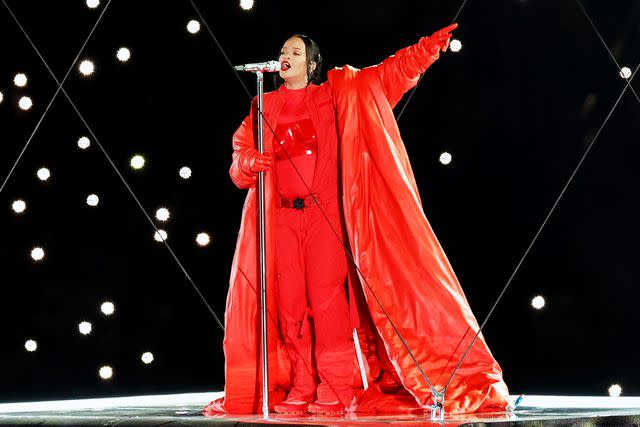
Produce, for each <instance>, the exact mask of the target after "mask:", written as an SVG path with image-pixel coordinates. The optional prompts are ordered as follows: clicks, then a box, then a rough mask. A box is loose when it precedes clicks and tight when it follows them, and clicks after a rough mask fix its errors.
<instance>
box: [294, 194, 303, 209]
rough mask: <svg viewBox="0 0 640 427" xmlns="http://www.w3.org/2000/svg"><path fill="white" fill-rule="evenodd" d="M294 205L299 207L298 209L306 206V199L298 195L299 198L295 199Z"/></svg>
mask: <svg viewBox="0 0 640 427" xmlns="http://www.w3.org/2000/svg"><path fill="white" fill-rule="evenodd" d="M293 207H294V208H296V209H298V210H300V209H302V208H304V200H302V199H301V198H300V197H298V198H297V199H295V200H294V201H293Z"/></svg>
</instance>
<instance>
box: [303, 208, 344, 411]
mask: <svg viewBox="0 0 640 427" xmlns="http://www.w3.org/2000/svg"><path fill="white" fill-rule="evenodd" d="M322 208H323V210H324V212H325V215H326V216H327V218H328V219H329V220H330V221H331V223H329V222H327V218H325V216H324V215H323V214H322V212H321V211H320V209H319V208H318V207H310V208H307V209H305V220H306V221H307V222H306V227H305V228H306V235H305V239H304V241H303V245H302V249H303V253H304V261H305V267H306V279H307V295H308V298H309V304H310V306H311V312H312V318H313V324H314V330H315V344H316V348H315V350H316V351H315V353H316V364H317V369H318V375H319V376H320V381H321V382H320V385H319V386H318V401H320V402H324V403H328V402H335V401H337V402H341V403H342V404H343V405H345V406H347V405H349V404H350V403H351V399H352V397H353V377H354V370H353V369H354V358H355V349H354V346H353V338H352V335H351V325H350V321H349V306H348V303H347V295H346V291H345V282H346V278H347V257H346V254H345V250H344V247H343V246H342V244H341V243H340V240H342V239H343V234H342V232H341V227H340V217H339V210H338V209H339V208H338V204H337V202H334V203H332V204H323V205H322ZM332 227H333V229H332ZM334 230H335V232H337V233H338V236H339V237H340V240H338V238H337V237H336V234H335V232H334Z"/></svg>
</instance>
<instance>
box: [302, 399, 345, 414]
mask: <svg viewBox="0 0 640 427" xmlns="http://www.w3.org/2000/svg"><path fill="white" fill-rule="evenodd" d="M307 411H309V412H310V413H312V414H324V415H337V414H343V413H344V405H343V404H342V403H340V402H330V403H325V402H318V401H316V402H313V403H311V404H310V405H309V407H308V408H307Z"/></svg>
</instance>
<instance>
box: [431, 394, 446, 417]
mask: <svg viewBox="0 0 640 427" xmlns="http://www.w3.org/2000/svg"><path fill="white" fill-rule="evenodd" d="M431 391H432V393H433V404H432V405H431V406H430V408H431V421H439V422H443V421H444V394H445V393H446V389H444V390H442V391H441V392H440V391H437V390H436V389H433V388H432V389H431Z"/></svg>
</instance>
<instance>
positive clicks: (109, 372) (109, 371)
mask: <svg viewBox="0 0 640 427" xmlns="http://www.w3.org/2000/svg"><path fill="white" fill-rule="evenodd" d="M98 374H99V375H100V378H102V379H103V380H110V379H111V378H112V377H113V368H112V367H111V366H103V367H101V368H100V370H99V371H98Z"/></svg>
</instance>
